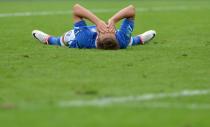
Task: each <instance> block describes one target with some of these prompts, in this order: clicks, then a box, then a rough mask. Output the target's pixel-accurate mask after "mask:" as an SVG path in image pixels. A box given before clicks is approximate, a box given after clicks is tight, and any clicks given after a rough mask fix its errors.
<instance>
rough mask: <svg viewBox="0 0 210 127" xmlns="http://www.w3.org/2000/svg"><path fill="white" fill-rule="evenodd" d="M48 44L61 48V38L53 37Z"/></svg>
mask: <svg viewBox="0 0 210 127" xmlns="http://www.w3.org/2000/svg"><path fill="white" fill-rule="evenodd" d="M48 44H49V45H58V46H61V42H60V37H53V36H51V37H49V38H48Z"/></svg>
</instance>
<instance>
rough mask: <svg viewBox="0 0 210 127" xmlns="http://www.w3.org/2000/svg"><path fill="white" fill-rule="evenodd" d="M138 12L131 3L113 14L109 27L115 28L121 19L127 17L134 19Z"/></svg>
mask: <svg viewBox="0 0 210 127" xmlns="http://www.w3.org/2000/svg"><path fill="white" fill-rule="evenodd" d="M135 14H136V10H135V7H134V6H133V5H129V6H127V7H126V8H123V9H122V10H120V11H119V12H117V13H116V14H115V15H113V16H112V17H111V18H110V19H109V21H108V24H109V27H110V28H112V29H113V27H114V26H115V24H116V23H117V22H119V21H120V20H121V19H124V18H127V19H134V18H135Z"/></svg>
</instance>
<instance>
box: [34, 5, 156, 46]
mask: <svg viewBox="0 0 210 127" xmlns="http://www.w3.org/2000/svg"><path fill="white" fill-rule="evenodd" d="M73 18H74V29H73V30H70V31H68V32H67V33H65V34H64V35H63V36H61V37H53V36H50V35H48V34H46V33H44V32H42V31H39V30H34V31H33V32H32V34H33V36H34V38H36V39H38V40H39V41H40V42H42V43H44V44H48V45H58V46H68V47H69V48H97V49H110V50H112V49H113V50H115V49H124V48H127V47H128V46H132V45H138V44H144V43H146V42H149V41H150V40H152V39H153V38H154V37H155V35H156V32H155V31H154V30H150V31H147V32H145V33H143V34H140V35H138V36H135V37H132V36H131V34H132V32H133V29H134V18H135V8H134V7H133V6H132V5H130V6H128V7H126V8H124V9H122V10H120V11H119V12H117V13H116V14H115V15H114V16H113V17H111V18H110V19H109V20H108V23H105V22H104V21H103V20H101V19H100V18H98V17H97V16H96V15H94V14H93V13H92V12H91V11H89V10H87V9H86V8H84V7H82V6H81V5H79V4H76V5H74V7H73ZM84 19H87V20H89V21H91V22H92V23H94V24H95V26H87V25H86V23H85V21H84ZM122 19H124V20H123V22H122V25H121V27H120V29H119V30H116V28H115V24H116V23H117V22H119V21H120V20H122Z"/></svg>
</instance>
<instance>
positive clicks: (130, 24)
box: [116, 19, 134, 48]
mask: <svg viewBox="0 0 210 127" xmlns="http://www.w3.org/2000/svg"><path fill="white" fill-rule="evenodd" d="M133 29H134V20H132V19H124V20H123V22H122V24H121V27H120V29H119V30H118V31H117V33H116V38H117V40H118V41H119V44H120V48H126V47H127V46H128V45H129V43H130V40H131V35H132V32H133Z"/></svg>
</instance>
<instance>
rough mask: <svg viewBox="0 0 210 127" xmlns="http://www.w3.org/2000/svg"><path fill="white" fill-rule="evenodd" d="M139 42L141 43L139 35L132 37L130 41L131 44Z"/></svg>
mask: <svg viewBox="0 0 210 127" xmlns="http://www.w3.org/2000/svg"><path fill="white" fill-rule="evenodd" d="M141 43H142V41H141V39H140V37H139V36H136V37H133V43H132V45H139V44H141Z"/></svg>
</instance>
